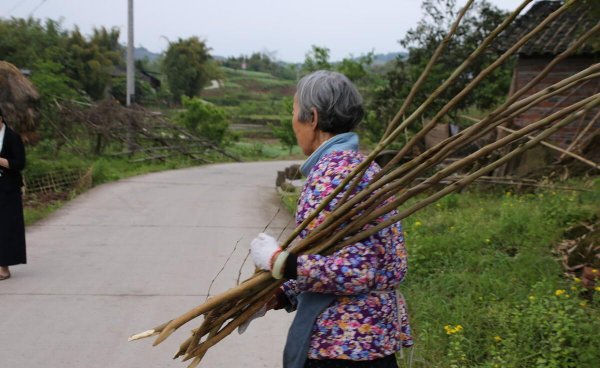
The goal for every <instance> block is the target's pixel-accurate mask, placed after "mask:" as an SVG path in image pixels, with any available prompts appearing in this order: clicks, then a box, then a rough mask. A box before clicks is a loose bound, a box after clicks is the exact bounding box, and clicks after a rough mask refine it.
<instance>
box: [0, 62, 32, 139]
mask: <svg viewBox="0 0 600 368" xmlns="http://www.w3.org/2000/svg"><path fill="white" fill-rule="evenodd" d="M39 100H40V95H39V93H38V92H37V90H36V89H35V87H34V86H33V84H32V83H31V82H30V81H29V79H27V78H26V77H25V76H24V75H23V74H21V71H20V70H19V69H17V67H16V66H14V65H12V64H10V63H7V62H6V61H0V108H2V111H3V112H4V115H5V117H6V121H8V123H9V124H10V125H12V127H13V128H14V129H15V130H16V131H17V132H19V133H20V134H21V136H22V137H23V140H25V141H31V140H35V139H36V135H35V131H36V128H37V118H38V115H39Z"/></svg>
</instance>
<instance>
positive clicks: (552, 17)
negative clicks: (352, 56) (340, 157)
mask: <svg viewBox="0 0 600 368" xmlns="http://www.w3.org/2000/svg"><path fill="white" fill-rule="evenodd" d="M571 5H573V1H567V2H566V3H565V4H564V5H562V6H561V7H560V8H558V9H557V10H555V11H554V12H552V13H551V14H550V15H548V16H547V17H546V19H544V20H543V21H542V22H541V23H539V24H538V25H537V26H536V27H535V28H534V29H533V30H532V31H530V32H529V33H527V34H526V35H525V36H523V37H522V38H521V39H519V40H518V41H517V43H515V44H514V45H512V46H511V47H510V48H509V49H508V50H507V51H505V52H504V53H503V54H502V55H501V56H500V57H499V58H498V59H497V60H496V61H494V62H493V63H492V64H490V65H488V66H487V67H486V68H485V69H484V70H482V71H481V72H480V73H479V74H478V75H477V77H475V78H474V79H473V80H472V81H471V82H469V84H468V85H467V86H466V87H465V88H464V89H463V90H462V91H460V92H459V93H458V94H457V95H456V96H454V97H453V98H452V99H451V100H450V101H449V102H448V103H447V104H446V105H444V107H443V108H442V109H441V110H440V111H439V112H438V113H437V114H436V115H435V116H434V117H433V119H431V121H429V122H428V123H427V124H426V125H425V126H424V127H423V129H421V130H420V131H419V132H418V133H417V134H416V135H414V136H413V137H412V138H411V140H410V141H408V143H407V144H405V145H404V147H402V149H400V151H399V152H398V154H397V155H396V156H395V157H394V158H393V159H392V160H391V161H390V162H389V163H388V164H387V165H386V167H388V168H389V167H391V166H393V165H395V164H397V163H398V162H399V161H400V159H402V157H404V156H405V155H406V153H407V152H408V151H409V150H410V149H412V147H413V146H414V145H415V144H416V143H417V142H418V141H420V140H421V139H423V138H424V137H425V135H426V134H427V133H428V132H429V131H430V130H431V129H433V127H434V126H435V125H436V124H437V122H438V121H439V120H440V119H441V118H442V117H444V116H445V115H446V114H447V113H448V112H449V111H450V110H451V109H452V108H454V106H456V105H457V104H458V102H459V101H461V100H462V99H463V98H464V97H465V96H466V95H467V94H468V93H469V92H471V91H472V90H473V89H474V88H475V87H476V86H477V85H478V84H479V83H480V82H481V81H482V80H483V79H484V78H485V77H486V76H488V75H489V74H491V72H492V71H494V70H495V69H496V68H497V67H498V66H500V65H501V64H502V63H504V62H505V61H506V60H507V59H508V58H509V57H510V56H511V55H513V54H514V53H515V52H517V51H518V50H519V49H520V48H521V47H522V46H523V45H524V44H525V43H527V41H529V40H530V39H531V38H532V37H533V36H535V35H536V34H537V33H539V32H540V31H541V30H542V29H544V28H545V27H546V25H547V24H548V23H550V22H552V21H554V20H555V19H556V18H557V17H558V16H560V15H561V14H563V13H564V12H565V11H566V10H567V9H568V8H569V7H570V6H571ZM489 42H491V39H490V41H489ZM484 43H485V42H484ZM478 50H479V48H478V49H477V50H475V52H473V54H471V55H470V56H469V58H468V59H471V58H474V57H476V56H478V55H479V54H480V53H481V52H482V51H483V49H481V50H479V52H477V51H478ZM468 59H467V60H468ZM449 79H450V78H449ZM401 125H402V124H401ZM382 171H384V172H385V171H386V168H384V170H382Z"/></svg>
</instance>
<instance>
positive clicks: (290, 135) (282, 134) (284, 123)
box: [269, 97, 297, 154]
mask: <svg viewBox="0 0 600 368" xmlns="http://www.w3.org/2000/svg"><path fill="white" fill-rule="evenodd" d="M281 104H282V106H283V110H284V111H288V112H289V115H290V116H291V115H292V113H291V111H292V109H293V106H294V99H293V98H292V97H286V98H284V99H283V100H282V102H281ZM269 127H270V128H271V130H272V131H273V135H274V136H275V137H276V138H277V139H279V141H280V142H281V144H283V145H284V146H285V147H287V148H288V149H289V152H290V154H292V149H293V148H294V146H295V145H296V144H297V141H296V134H295V133H294V128H293V125H292V119H291V117H288V118H285V119H281V121H280V123H279V125H273V124H269Z"/></svg>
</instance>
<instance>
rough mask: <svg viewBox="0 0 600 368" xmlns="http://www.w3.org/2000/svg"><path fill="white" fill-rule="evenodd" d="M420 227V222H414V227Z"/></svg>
mask: <svg viewBox="0 0 600 368" xmlns="http://www.w3.org/2000/svg"><path fill="white" fill-rule="evenodd" d="M421 225H423V224H422V223H421V221H416V222H415V227H419V226H421Z"/></svg>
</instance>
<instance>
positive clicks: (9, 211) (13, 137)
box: [0, 110, 27, 280]
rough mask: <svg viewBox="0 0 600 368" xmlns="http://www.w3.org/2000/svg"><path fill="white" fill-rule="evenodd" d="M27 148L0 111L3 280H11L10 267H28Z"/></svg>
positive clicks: (0, 262) (0, 261)
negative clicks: (24, 173) (24, 188)
mask: <svg viewBox="0 0 600 368" xmlns="http://www.w3.org/2000/svg"><path fill="white" fill-rule="evenodd" d="M24 167H25V148H24V147H23V142H22V141H21V137H20V136H19V135H18V134H17V133H16V132H15V131H14V130H12V129H11V128H10V127H9V126H8V125H7V124H6V121H5V120H4V114H3V113H2V110H0V280H6V279H8V278H10V269H9V266H13V265H17V264H21V263H26V262H27V260H26V255H25V223H24V221H23V201H22V199H21V187H22V186H23V178H22V177H21V170H23V168H24Z"/></svg>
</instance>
